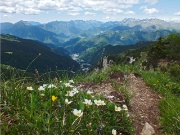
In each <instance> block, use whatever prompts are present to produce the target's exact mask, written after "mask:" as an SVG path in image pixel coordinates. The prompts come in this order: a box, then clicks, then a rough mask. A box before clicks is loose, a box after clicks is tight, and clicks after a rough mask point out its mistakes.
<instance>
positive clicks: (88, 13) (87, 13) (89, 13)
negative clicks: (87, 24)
mask: <svg viewBox="0 0 180 135" xmlns="http://www.w3.org/2000/svg"><path fill="white" fill-rule="evenodd" d="M84 14H85V15H93V16H95V15H96V13H93V12H85V13H84Z"/></svg>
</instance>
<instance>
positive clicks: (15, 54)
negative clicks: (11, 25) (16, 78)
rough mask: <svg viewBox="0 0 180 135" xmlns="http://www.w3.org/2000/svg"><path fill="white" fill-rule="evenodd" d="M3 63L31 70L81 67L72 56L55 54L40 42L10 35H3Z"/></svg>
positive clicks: (43, 70)
mask: <svg viewBox="0 0 180 135" xmlns="http://www.w3.org/2000/svg"><path fill="white" fill-rule="evenodd" d="M1 63H2V64H5V65H10V66H12V67H15V68H19V69H22V70H26V69H27V71H30V72H34V71H35V69H37V70H38V71H39V72H47V71H49V70H72V71H76V70H78V69H79V64H78V63H77V62H75V61H74V60H72V59H71V58H70V57H68V56H66V55H64V54H62V55H60V54H55V53H54V52H52V51H51V49H50V48H48V47H46V46H44V45H43V44H42V43H40V42H37V41H33V40H27V39H21V38H18V37H14V36H10V35H1Z"/></svg>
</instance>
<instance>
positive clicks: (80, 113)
mask: <svg viewBox="0 0 180 135" xmlns="http://www.w3.org/2000/svg"><path fill="white" fill-rule="evenodd" d="M73 114H74V115H75V116H78V117H81V116H82V115H83V112H82V111H81V110H77V109H74V110H73Z"/></svg>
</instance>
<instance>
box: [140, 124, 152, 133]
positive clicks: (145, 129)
mask: <svg viewBox="0 0 180 135" xmlns="http://www.w3.org/2000/svg"><path fill="white" fill-rule="evenodd" d="M154 133H155V130H154V128H153V127H152V126H151V125H150V124H149V123H147V122H146V123H145V125H144V127H143V129H142V132H141V135H153V134H154Z"/></svg>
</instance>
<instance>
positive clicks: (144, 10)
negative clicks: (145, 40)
mask: <svg viewBox="0 0 180 135" xmlns="http://www.w3.org/2000/svg"><path fill="white" fill-rule="evenodd" d="M141 9H143V12H144V13H145V14H148V15H150V14H154V13H158V12H159V10H157V9H156V8H148V7H147V6H143V7H141Z"/></svg>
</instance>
